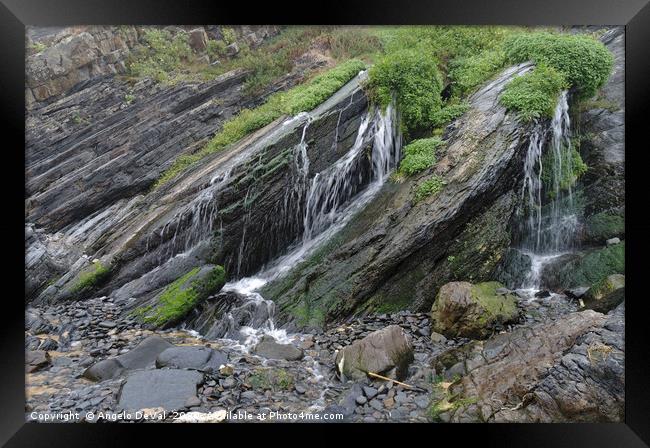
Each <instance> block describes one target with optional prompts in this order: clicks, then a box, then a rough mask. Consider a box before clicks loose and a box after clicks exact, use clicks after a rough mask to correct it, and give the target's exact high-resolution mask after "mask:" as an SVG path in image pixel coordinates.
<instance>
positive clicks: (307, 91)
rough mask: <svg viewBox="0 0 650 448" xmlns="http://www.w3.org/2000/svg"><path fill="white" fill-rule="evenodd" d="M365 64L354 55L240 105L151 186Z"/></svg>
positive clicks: (312, 99)
mask: <svg viewBox="0 0 650 448" xmlns="http://www.w3.org/2000/svg"><path fill="white" fill-rule="evenodd" d="M364 68H365V64H364V63H363V62H361V61H359V60H355V59H352V60H349V61H347V62H344V63H342V64H340V65H338V66H336V67H334V68H332V69H331V70H329V71H327V72H325V73H322V74H320V75H318V76H316V77H314V78H313V79H312V80H311V81H308V82H307V83H305V84H301V85H299V86H297V87H294V88H293V89H291V90H289V91H287V92H279V93H276V94H274V95H272V96H270V97H269V98H268V100H267V101H266V103H264V104H262V105H261V106H259V107H257V108H255V109H253V110H250V109H243V110H242V111H241V112H240V113H239V114H238V115H237V116H235V117H233V118H231V119H230V120H229V121H227V122H226V123H225V124H224V125H223V128H222V129H221V131H220V132H218V133H217V134H216V135H215V136H214V137H213V138H212V140H210V141H209V142H208V144H207V145H206V146H205V147H204V148H202V149H201V150H200V151H198V152H197V153H195V154H190V155H183V156H180V157H179V158H177V159H176V160H175V161H174V163H173V164H172V166H171V167H170V168H169V169H167V170H166V171H165V172H164V173H163V174H162V175H161V177H160V178H159V179H158V181H157V182H156V183H155V184H154V189H155V188H158V187H160V186H161V185H164V184H165V183H167V182H168V181H169V180H171V179H173V178H174V177H176V176H177V175H178V174H179V173H180V172H182V171H183V170H184V169H186V168H187V167H188V166H190V165H192V164H194V163H195V162H197V161H199V160H201V159H202V158H204V157H205V156H207V155H209V154H212V153H214V152H217V151H221V150H222V149H224V148H225V147H226V146H228V145H231V144H233V143H235V142H237V141H239V140H241V139H242V138H243V137H245V136H246V135H248V134H250V133H252V132H254V131H256V130H258V129H260V128H262V127H264V126H266V125H268V124H269V123H271V122H273V121H274V120H276V119H278V118H280V117H281V116H283V115H296V114H298V113H300V112H306V111H309V110H311V109H314V108H315V107H316V106H318V105H319V104H321V103H322V102H323V101H325V100H326V99H327V98H329V97H330V96H332V95H333V94H334V93H335V92H336V91H337V90H339V89H340V88H341V87H343V85H345V84H346V83H347V82H348V81H350V80H351V79H352V78H354V77H355V76H356V75H357V74H358V73H359V71H360V70H363V69H364Z"/></svg>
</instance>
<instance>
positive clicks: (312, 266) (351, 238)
mask: <svg viewBox="0 0 650 448" xmlns="http://www.w3.org/2000/svg"><path fill="white" fill-rule="evenodd" d="M529 69H530V65H526V64H524V65H521V66H517V67H514V68H510V69H508V70H506V71H505V72H504V73H502V74H501V75H500V76H498V77H497V78H496V79H495V80H494V81H492V82H491V83H489V84H488V85H486V86H485V87H483V88H482V89H480V90H479V91H478V92H477V93H476V94H474V95H473V96H472V97H471V98H470V105H471V108H470V111H469V112H468V113H467V114H466V115H465V116H463V117H462V118H460V119H459V120H458V121H457V123H456V125H455V127H454V128H453V129H451V130H450V132H449V136H448V139H447V141H448V143H447V145H446V150H444V154H442V155H441V156H440V161H439V162H438V163H437V165H436V167H435V168H434V170H433V171H434V172H435V173H436V174H437V175H439V176H441V177H443V178H444V180H445V182H446V186H445V187H444V188H443V190H442V191H440V192H439V193H438V194H437V195H435V196H434V197H431V198H429V199H427V200H424V201H421V202H419V203H413V201H412V195H411V191H410V189H411V188H415V187H416V185H417V183H418V181H419V180H420V178H418V179H416V180H415V181H413V182H405V183H403V184H400V185H388V186H387V187H386V188H385V190H384V192H383V194H381V195H380V196H379V197H378V198H377V199H376V200H375V201H374V202H373V203H372V204H370V205H369V206H368V207H367V209H366V210H364V212H362V213H361V214H360V216H359V217H358V218H355V219H354V220H353V221H352V222H351V223H350V224H349V225H348V227H347V228H346V229H344V230H343V231H342V232H341V233H340V235H338V236H337V237H335V238H334V243H333V244H331V245H329V246H327V248H326V250H323V251H322V252H321V253H319V254H318V257H320V258H319V259H317V260H309V261H307V262H306V263H304V264H303V265H302V266H300V267H298V268H297V269H296V270H295V271H294V272H293V273H292V274H290V275H289V276H288V277H287V280H284V281H278V282H276V283H275V284H272V285H270V286H269V287H268V288H266V289H265V290H264V294H265V297H267V298H272V299H274V300H275V301H276V302H278V303H279V304H280V306H281V308H282V310H283V311H285V312H290V311H291V310H292V309H294V308H295V307H299V306H308V307H312V308H313V307H317V308H320V309H323V310H326V309H327V310H329V312H328V314H327V316H326V320H336V319H339V318H342V317H345V316H349V315H352V314H354V313H360V312H363V311H364V309H366V310H367V309H372V307H373V305H378V304H382V303H389V304H390V302H391V301H398V302H399V303H397V304H395V303H393V305H397V306H398V307H401V308H405V307H409V305H411V304H413V303H414V299H415V298H416V297H417V301H415V303H416V304H417V306H416V308H417V309H428V308H429V307H430V306H431V303H432V302H433V299H434V297H435V294H436V292H437V290H436V288H437V287H439V286H441V285H442V284H444V283H446V282H448V281H450V280H454V278H449V277H446V278H442V276H441V277H440V278H436V279H435V280H434V281H432V279H430V278H426V279H425V277H427V274H428V273H429V272H432V271H433V270H434V266H436V264H438V263H441V262H442V260H443V259H445V258H448V257H449V256H451V255H453V254H451V253H449V252H448V250H449V248H450V246H451V245H452V243H453V241H454V239H455V238H456V237H457V235H459V234H460V233H461V232H463V229H464V228H465V226H466V225H467V223H468V222H469V221H470V220H471V219H472V218H473V217H476V216H477V215H480V214H481V213H483V212H485V211H486V210H487V209H488V208H489V207H490V206H491V205H492V204H493V203H494V202H495V201H496V200H497V199H498V198H500V197H501V196H503V195H504V194H506V193H508V191H509V190H510V189H511V188H513V186H514V185H516V184H517V182H518V179H519V177H520V175H521V163H522V156H523V154H524V152H525V150H526V145H527V137H528V131H529V130H528V129H527V127H526V126H523V125H522V124H521V123H519V122H518V121H517V119H516V118H515V117H514V116H513V115H510V114H508V113H506V110H505V109H504V108H503V107H502V106H501V105H499V103H498V97H499V94H500V92H501V91H502V89H503V87H504V86H505V84H506V83H507V82H508V81H509V80H510V79H511V78H512V76H514V75H516V74H520V73H524V72H526V71H527V70H529ZM427 174H431V173H430V172H429V173H425V175H427ZM414 184H415V185H414ZM387 210H390V211H388V212H387ZM510 213H512V209H511V210H510V211H509V212H508V211H506V212H505V215H504V216H502V217H501V219H503V220H504V221H507V220H508V219H509V216H510ZM508 238H509V237H508V236H507V235H505V236H502V237H498V238H496V239H495V240H497V241H498V240H502V241H509V239H508ZM477 246H480V244H478V245H477ZM497 246H501V248H502V250H506V249H507V243H505V244H504V243H498V244H497ZM487 252H488V251H485V252H484V253H483V255H484V256H483V257H476V258H480V261H479V260H477V263H472V264H475V265H478V264H482V263H485V264H486V267H484V268H483V270H482V275H486V276H487V275H488V273H489V272H491V271H492V270H493V269H494V268H495V266H496V264H497V261H498V257H496V258H497V259H494V258H493V259H492V260H489V259H490V257H492V254H491V253H487ZM466 268H467V267H466ZM488 279H489V278H477V279H476V280H477V281H480V280H488ZM287 316H288V317H286V318H287V319H290V318H291V317H290V314H289V313H287Z"/></svg>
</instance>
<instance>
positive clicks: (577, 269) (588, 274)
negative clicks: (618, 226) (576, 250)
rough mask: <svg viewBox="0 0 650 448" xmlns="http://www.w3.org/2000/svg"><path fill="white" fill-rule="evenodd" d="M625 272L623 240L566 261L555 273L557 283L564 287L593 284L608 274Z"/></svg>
mask: <svg viewBox="0 0 650 448" xmlns="http://www.w3.org/2000/svg"><path fill="white" fill-rule="evenodd" d="M611 274H625V241H622V242H621V243H619V244H615V245H613V246H609V247H603V248H601V249H596V250H593V251H590V252H588V253H587V254H586V255H585V256H583V257H582V258H580V259H578V260H575V261H572V262H569V263H567V265H566V266H564V267H563V268H562V269H561V270H560V272H558V274H557V279H556V280H557V283H558V284H560V285H562V286H563V287H565V288H571V287H575V286H585V285H593V284H595V283H597V282H599V281H601V280H603V279H604V278H606V277H607V276H608V275H611Z"/></svg>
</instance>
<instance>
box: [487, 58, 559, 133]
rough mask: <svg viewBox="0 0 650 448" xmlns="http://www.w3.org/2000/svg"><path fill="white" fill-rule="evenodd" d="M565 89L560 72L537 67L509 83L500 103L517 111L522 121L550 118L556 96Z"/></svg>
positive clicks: (542, 66) (540, 66)
mask: <svg viewBox="0 0 650 448" xmlns="http://www.w3.org/2000/svg"><path fill="white" fill-rule="evenodd" d="M567 87H568V84H567V82H566V80H565V79H564V77H563V76H562V74H561V73H560V72H558V71H557V70H555V69H553V68H550V67H547V66H544V65H538V66H537V67H536V68H535V69H534V70H533V71H531V72H528V73H525V74H523V75H521V76H518V77H516V78H515V79H513V80H512V81H510V82H509V83H508V84H507V85H506V88H505V89H504V91H503V93H502V94H501V97H500V101H501V104H503V105H504V106H505V107H506V108H507V109H509V110H515V111H517V112H518V113H519V116H520V117H521V118H522V119H523V120H524V121H530V120H533V119H535V118H541V117H552V116H553V111H554V110H555V105H556V103H557V98H558V95H559V94H560V91H561V90H562V89H565V88H567Z"/></svg>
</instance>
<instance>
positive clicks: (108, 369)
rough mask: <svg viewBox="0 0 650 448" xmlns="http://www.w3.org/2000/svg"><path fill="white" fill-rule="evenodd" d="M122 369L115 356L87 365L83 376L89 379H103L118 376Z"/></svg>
mask: <svg viewBox="0 0 650 448" xmlns="http://www.w3.org/2000/svg"><path fill="white" fill-rule="evenodd" d="M124 370H125V369H124V366H123V365H122V363H121V362H120V361H118V360H117V359H116V358H109V359H104V360H102V361H99V362H98V363H96V364H93V365H92V366H90V367H88V368H87V369H86V370H85V371H84V373H83V376H84V378H88V379H89V380H91V381H105V380H110V379H112V378H115V377H117V376H119V375H120V374H121V373H122V372H124Z"/></svg>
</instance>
